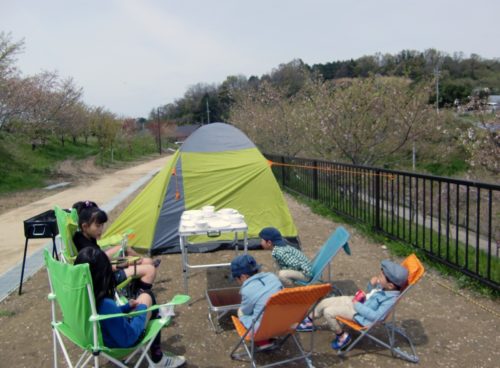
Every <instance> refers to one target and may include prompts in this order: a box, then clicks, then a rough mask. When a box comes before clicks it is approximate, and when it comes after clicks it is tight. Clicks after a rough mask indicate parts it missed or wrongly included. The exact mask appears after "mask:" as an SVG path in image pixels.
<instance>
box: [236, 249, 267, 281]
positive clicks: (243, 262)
mask: <svg viewBox="0 0 500 368" xmlns="http://www.w3.org/2000/svg"><path fill="white" fill-rule="evenodd" d="M260 267H261V265H260V264H257V261H256V260H255V258H253V257H252V256H251V255H249V254H243V255H241V256H237V257H235V258H234V259H233V260H232V261H231V274H232V276H233V278H236V277H240V276H241V275H253V274H254V273H255V272H257V271H258V270H260Z"/></svg>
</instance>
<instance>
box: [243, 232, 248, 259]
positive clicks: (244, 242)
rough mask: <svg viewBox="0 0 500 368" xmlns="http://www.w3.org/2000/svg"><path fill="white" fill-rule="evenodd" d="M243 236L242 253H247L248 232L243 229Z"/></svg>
mask: <svg viewBox="0 0 500 368" xmlns="http://www.w3.org/2000/svg"><path fill="white" fill-rule="evenodd" d="M244 234H245V235H244V238H243V253H244V254H247V253H248V232H246V231H245V233H244Z"/></svg>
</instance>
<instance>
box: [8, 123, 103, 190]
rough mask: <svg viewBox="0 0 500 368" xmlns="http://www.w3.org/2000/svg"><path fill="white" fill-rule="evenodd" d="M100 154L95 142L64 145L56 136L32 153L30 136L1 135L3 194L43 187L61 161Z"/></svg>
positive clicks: (67, 143)
mask: <svg viewBox="0 0 500 368" xmlns="http://www.w3.org/2000/svg"><path fill="white" fill-rule="evenodd" d="M97 152H98V150H97V148H96V145H95V143H94V144H92V143H91V144H87V145H86V144H84V143H76V144H73V143H72V142H66V144H65V145H64V146H62V145H61V143H60V141H59V140H58V139H56V138H55V137H50V138H49V139H47V141H46V143H45V144H44V145H40V146H37V148H36V149H35V150H32V147H31V142H30V140H29V138H28V137H26V136H22V135H12V134H8V133H5V132H0V173H1V180H0V193H8V192H13V191H16V190H23V189H30V188H36V187H41V186H43V185H44V184H45V180H46V179H47V178H49V177H50V175H51V174H52V172H53V169H54V167H55V166H56V164H57V162H59V161H62V160H65V159H68V158H72V159H81V158H85V157H89V156H92V155H95V154H96V153H97Z"/></svg>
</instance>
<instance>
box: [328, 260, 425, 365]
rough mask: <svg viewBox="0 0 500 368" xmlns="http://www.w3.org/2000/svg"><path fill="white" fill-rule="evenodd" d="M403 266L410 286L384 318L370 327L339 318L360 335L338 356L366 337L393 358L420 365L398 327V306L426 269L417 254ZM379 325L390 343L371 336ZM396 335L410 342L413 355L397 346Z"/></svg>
mask: <svg viewBox="0 0 500 368" xmlns="http://www.w3.org/2000/svg"><path fill="white" fill-rule="evenodd" d="M401 266H403V267H405V268H406V269H407V270H408V284H407V286H406V287H405V288H404V289H403V290H401V294H400V295H399V296H398V298H397V300H396V303H394V305H393V306H392V308H390V309H389V310H388V311H387V313H386V314H385V315H384V316H382V317H380V318H379V319H378V320H376V321H374V322H373V323H372V324H370V325H368V326H361V325H360V324H358V323H357V322H355V321H353V320H350V319H346V318H342V317H337V320H338V321H339V322H341V323H343V324H344V325H347V326H349V327H350V328H351V329H353V330H355V331H357V332H359V334H360V335H359V336H358V338H357V339H356V340H354V341H353V342H352V343H351V344H349V345H348V346H347V348H346V349H345V350H343V349H341V350H339V351H338V355H341V356H342V355H345V354H346V353H347V352H349V351H350V350H351V349H352V348H353V347H354V346H355V345H356V344H357V343H358V342H359V341H360V340H361V339H362V338H363V337H365V336H366V337H368V338H370V339H372V340H373V341H375V342H377V343H378V344H380V345H382V346H384V347H386V348H387V349H389V350H390V351H391V353H392V355H393V356H399V357H401V358H403V359H406V360H408V361H410V362H412V363H418V356H417V353H416V351H415V347H414V346H413V342H412V341H411V339H410V338H409V337H408V335H407V334H406V333H405V331H404V330H403V329H402V328H401V327H397V326H396V306H397V305H398V303H399V301H400V300H401V299H402V298H403V297H404V296H405V295H406V293H407V292H408V290H410V289H411V288H412V287H413V285H415V284H416V283H417V282H418V281H419V280H420V279H421V278H422V276H423V275H424V273H425V269H424V266H423V265H422V263H420V261H419V259H418V258H417V256H416V255H415V254H411V255H409V256H408V257H406V259H405V260H404V261H403V262H401ZM389 320H390V321H389ZM377 325H382V326H384V327H385V330H386V332H387V337H388V342H386V341H382V340H380V339H379V338H377V337H375V336H373V335H371V334H370V331H371V330H372V329H373V328H374V327H375V326H377ZM396 334H398V335H399V336H401V337H403V338H404V339H405V340H406V341H407V342H408V344H409V346H410V348H411V350H412V353H411V354H410V353H408V352H406V351H404V350H402V349H401V348H399V347H397V346H395V343H396V338H395V337H396V336H395V335H396Z"/></svg>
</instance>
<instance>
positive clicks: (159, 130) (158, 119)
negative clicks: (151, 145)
mask: <svg viewBox="0 0 500 368" xmlns="http://www.w3.org/2000/svg"><path fill="white" fill-rule="evenodd" d="M156 119H157V123H158V151H159V153H160V155H161V129H160V108H159V107H157V108H156Z"/></svg>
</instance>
